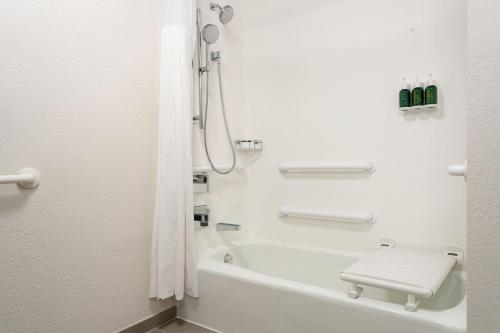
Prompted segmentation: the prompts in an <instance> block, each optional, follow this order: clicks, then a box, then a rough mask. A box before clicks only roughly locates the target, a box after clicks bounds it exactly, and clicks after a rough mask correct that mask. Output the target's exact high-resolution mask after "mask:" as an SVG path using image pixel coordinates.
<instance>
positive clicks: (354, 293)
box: [347, 283, 363, 298]
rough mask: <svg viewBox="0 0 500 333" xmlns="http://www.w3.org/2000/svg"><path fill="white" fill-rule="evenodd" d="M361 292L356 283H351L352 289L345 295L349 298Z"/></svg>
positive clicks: (355, 296)
mask: <svg viewBox="0 0 500 333" xmlns="http://www.w3.org/2000/svg"><path fill="white" fill-rule="evenodd" d="M362 292H363V288H361V287H360V286H358V284H357V283H353V284H352V289H351V290H350V291H349V292H348V293H347V296H349V297H350V298H358V297H359V295H361V293H362Z"/></svg>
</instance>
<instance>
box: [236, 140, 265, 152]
mask: <svg viewBox="0 0 500 333" xmlns="http://www.w3.org/2000/svg"><path fill="white" fill-rule="evenodd" d="M235 143H236V149H238V150H246V151H255V150H262V148H263V142H262V140H255V139H251V140H243V139H238V140H236V142H235Z"/></svg>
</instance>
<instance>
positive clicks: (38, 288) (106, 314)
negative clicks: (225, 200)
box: [0, 0, 171, 333]
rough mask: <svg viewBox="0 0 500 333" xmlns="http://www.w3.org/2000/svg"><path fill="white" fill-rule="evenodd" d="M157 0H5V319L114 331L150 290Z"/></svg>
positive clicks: (11, 325) (45, 327)
mask: <svg viewBox="0 0 500 333" xmlns="http://www.w3.org/2000/svg"><path fill="white" fill-rule="evenodd" d="M160 32H161V3H160V1H157V0H147V1H131V0H108V1H97V0H92V1H33V0H4V1H1V2H0V49H1V50H2V51H1V52H0V77H1V78H2V79H1V80H0V138H1V145H0V173H8V172H15V171H17V170H18V169H20V168H22V167H27V166H30V167H36V168H38V169H40V171H41V172H42V181H41V185H40V187H39V188H38V189H36V190H35V191H25V190H23V191H21V190H18V189H17V187H15V186H1V187H0V281H1V287H0V331H1V332H5V333H10V332H12V333H14V332H16V333H17V332H47V333H53V332H82V333H88V332H106V333H108V332H112V331H115V330H118V329H120V328H123V327H125V326H128V325H130V324H132V323H134V322H136V321H138V320H141V319H143V318H145V317H147V316H149V315H151V314H153V313H156V312H159V311H160V310H162V309H164V308H166V307H168V306H170V305H171V302H165V303H163V304H161V303H156V302H152V301H150V300H149V299H148V285H149V259H150V247H151V226H152V214H153V204H154V201H153V195H154V177H155V154H156V151H155V149H156V141H157V109H158V92H159V66H160V61H159V54H160Z"/></svg>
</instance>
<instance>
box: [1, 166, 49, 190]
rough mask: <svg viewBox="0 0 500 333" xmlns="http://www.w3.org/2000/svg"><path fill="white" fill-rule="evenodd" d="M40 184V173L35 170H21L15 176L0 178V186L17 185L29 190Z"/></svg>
mask: <svg viewBox="0 0 500 333" xmlns="http://www.w3.org/2000/svg"><path fill="white" fill-rule="evenodd" d="M39 183H40V172H38V170H36V169H32V168H25V169H21V170H19V171H18V172H17V174H15V175H5V176H0V184H17V185H18V186H19V187H21V188H25V189H31V188H35V187H37V186H38V184H39Z"/></svg>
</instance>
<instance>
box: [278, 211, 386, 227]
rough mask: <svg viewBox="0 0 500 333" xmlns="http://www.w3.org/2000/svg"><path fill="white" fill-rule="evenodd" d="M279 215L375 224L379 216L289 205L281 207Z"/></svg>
mask: <svg viewBox="0 0 500 333" xmlns="http://www.w3.org/2000/svg"><path fill="white" fill-rule="evenodd" d="M278 215H279V216H280V217H299V218H310V219H315V220H324V221H336V222H345V223H367V224H374V223H375V222H376V221H377V218H376V217H375V216H374V215H373V214H371V213H366V214H364V213H356V214H346V213H331V212H323V211H314V210H305V209H290V208H287V207H281V208H280V210H279V213H278Z"/></svg>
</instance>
